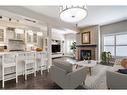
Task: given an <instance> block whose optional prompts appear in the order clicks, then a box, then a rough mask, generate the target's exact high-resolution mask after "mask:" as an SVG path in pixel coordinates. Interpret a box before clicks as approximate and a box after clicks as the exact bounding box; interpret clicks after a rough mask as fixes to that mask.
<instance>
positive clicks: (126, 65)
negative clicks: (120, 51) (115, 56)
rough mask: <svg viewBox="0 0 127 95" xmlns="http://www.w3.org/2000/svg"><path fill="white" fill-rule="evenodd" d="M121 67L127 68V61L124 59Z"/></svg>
mask: <svg viewBox="0 0 127 95" xmlns="http://www.w3.org/2000/svg"><path fill="white" fill-rule="evenodd" d="M121 65H122V66H123V67H124V68H127V59H123V60H122V61H121Z"/></svg>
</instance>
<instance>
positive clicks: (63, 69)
mask: <svg viewBox="0 0 127 95" xmlns="http://www.w3.org/2000/svg"><path fill="white" fill-rule="evenodd" d="M50 74H51V79H52V80H53V81H54V82H55V83H56V84H58V85H59V86H60V87H61V88H63V89H74V88H77V87H78V86H79V85H80V84H82V83H83V82H84V81H85V79H86V75H87V69H86V68H85V67H80V68H78V69H75V70H73V65H72V64H70V63H68V62H66V61H63V62H61V61H59V60H56V61H55V62H53V66H51V68H50Z"/></svg>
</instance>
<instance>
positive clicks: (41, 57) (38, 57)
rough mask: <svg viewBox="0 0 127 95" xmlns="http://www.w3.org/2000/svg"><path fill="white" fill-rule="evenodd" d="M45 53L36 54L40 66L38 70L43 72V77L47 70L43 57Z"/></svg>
mask: <svg viewBox="0 0 127 95" xmlns="http://www.w3.org/2000/svg"><path fill="white" fill-rule="evenodd" d="M43 54H44V53H43V52H36V62H37V64H38V68H39V70H40V71H41V75H42V74H43V70H45V69H46V67H47V66H46V64H45V62H44V56H43Z"/></svg>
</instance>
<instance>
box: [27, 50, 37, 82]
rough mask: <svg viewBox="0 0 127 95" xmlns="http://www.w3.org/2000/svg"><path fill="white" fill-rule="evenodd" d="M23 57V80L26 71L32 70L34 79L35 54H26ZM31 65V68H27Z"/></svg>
mask: <svg viewBox="0 0 127 95" xmlns="http://www.w3.org/2000/svg"><path fill="white" fill-rule="evenodd" d="M25 55H26V57H25V80H27V74H28V71H30V70H32V71H33V73H34V76H35V77H36V59H35V52H26V54H25ZM30 65H32V67H31V68H28V66H30Z"/></svg>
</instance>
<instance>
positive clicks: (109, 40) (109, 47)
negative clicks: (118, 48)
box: [104, 36, 115, 56]
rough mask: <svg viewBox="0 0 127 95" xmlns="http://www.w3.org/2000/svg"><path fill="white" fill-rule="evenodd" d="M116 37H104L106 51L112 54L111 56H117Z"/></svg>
mask: <svg viewBox="0 0 127 95" xmlns="http://www.w3.org/2000/svg"><path fill="white" fill-rule="evenodd" d="M114 40H115V37H114V36H105V37H104V51H107V52H111V54H112V55H113V56H114V55H115V52H114V51H115V45H114V44H115V41H114Z"/></svg>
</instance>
